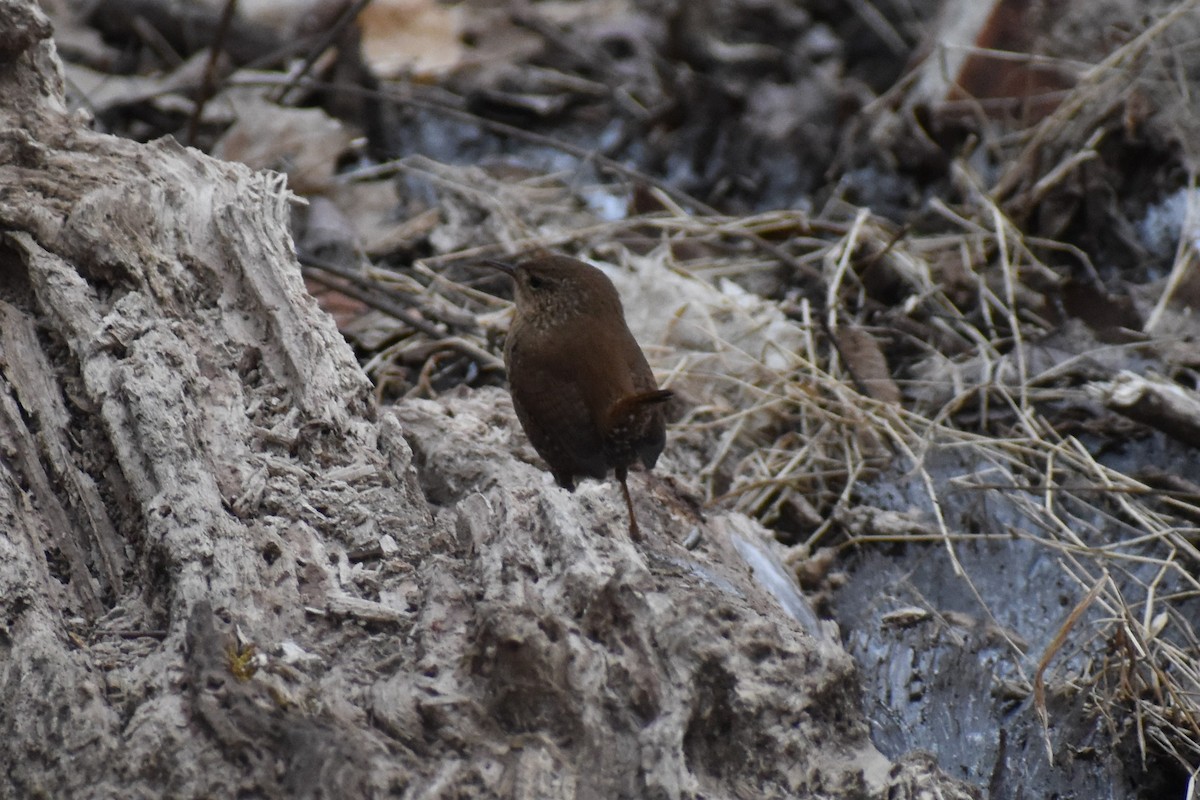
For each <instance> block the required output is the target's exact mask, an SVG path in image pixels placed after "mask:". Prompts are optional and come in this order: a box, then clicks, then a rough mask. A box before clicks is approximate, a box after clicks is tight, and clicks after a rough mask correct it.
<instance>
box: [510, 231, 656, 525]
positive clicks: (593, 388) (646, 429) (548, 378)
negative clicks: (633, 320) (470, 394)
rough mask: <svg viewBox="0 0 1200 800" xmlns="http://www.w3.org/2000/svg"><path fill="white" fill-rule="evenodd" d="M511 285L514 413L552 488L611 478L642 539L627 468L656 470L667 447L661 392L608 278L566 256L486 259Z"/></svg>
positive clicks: (572, 487) (630, 520) (565, 487)
mask: <svg viewBox="0 0 1200 800" xmlns="http://www.w3.org/2000/svg"><path fill="white" fill-rule="evenodd" d="M487 263H488V264H489V265H491V266H493V267H495V268H496V269H499V270H502V271H503V272H506V273H508V274H509V275H510V276H511V277H512V279H513V284H514V285H515V287H516V303H517V313H516V317H515V318H514V319H513V323H512V327H511V328H510V329H509V331H508V337H507V339H506V340H505V344H504V366H505V368H506V369H507V370H508V386H509V391H510V392H511V393H512V399H513V407H514V408H515V409H516V411H517V419H519V420H520V421H521V427H522V428H523V429H524V430H525V435H526V436H528V437H529V441H530V442H531V443H532V444H533V448H534V449H535V450H537V452H538V455H540V456H541V457H542V458H543V459H544V460H545V461H546V463H547V464H548V465H549V466H550V472H551V473H552V474H553V475H554V480H555V481H557V482H558V485H559V486H561V487H563V488H564V489H568V490H571V491H574V489H575V479H576V478H596V479H598V480H603V479H604V478H605V477H607V476H608V472H609V470H613V471H614V472H615V473H616V476H617V480H618V481H620V483H621V492H622V494H623V495H624V497H625V506H626V507H627V508H628V509H629V533H630V535H631V536H632V537H633V538H639V536H640V533H639V531H638V525H637V518H636V517H635V516H634V513H633V501H632V499H631V498H630V496H629V484H628V483H627V481H626V477H627V474H628V470H629V466H630V465H631V464H633V463H634V461H641V462H642V463H643V464H644V465H645V466H646V468H647V469H650V468H652V467H653V466H654V464H655V462H656V461H657V460H658V456H659V454H660V453H662V450H663V446H664V445H665V444H666V421H665V419H664V416H663V403H665V402H666V401H667V400H669V399H670V398H671V396H672V393H671V392H670V391H669V390H666V389H659V388H658V384H657V383H656V382H655V380H654V373H653V372H651V371H650V365H649V364H647V363H646V356H645V355H644V354H643V353H642V349H641V348H640V347H638V343H637V341H636V340H635V339H634V338H633V334H632V333H630V332H629V326H627V325H626V324H625V312H624V309H623V308H622V307H621V298H620V297H619V296H618V295H617V289H616V287H615V286H613V284H612V281H610V280H609V279H608V277H607V276H606V275H605V274H604V273H603V272H601V271H600V270H598V269H596V268H595V267H593V266H590V265H588V264H585V263H583V262H582V261H577V260H576V259H573V258H568V257H566V256H557V255H546V256H539V257H536V258H532V259H529V260H526V261H523V262H521V263H518V264H515V265H514V264H507V263H505V262H502V261H493V260H488V262H487Z"/></svg>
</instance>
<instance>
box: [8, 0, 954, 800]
mask: <svg viewBox="0 0 1200 800" xmlns="http://www.w3.org/2000/svg"><path fill="white" fill-rule="evenodd" d="M0 9H2V11H3V13H0V28H2V29H4V30H2V31H0V58H3V59H6V60H5V61H4V62H3V63H0V455H2V456H3V457H2V459H0V479H2V480H0V520H3V530H2V531H0V720H3V725H4V728H5V735H4V736H3V737H0V794H2V795H3V796H8V797H36V796H44V797H56V798H57V797H233V796H245V797H367V796H384V795H391V796H398V797H412V798H417V797H429V798H433V797H512V798H526V797H580V798H590V797H596V798H612V797H631V798H633V797H663V798H675V797H699V796H704V797H783V796H804V797H810V796H811V797H861V796H872V797H883V796H886V795H887V792H888V791H889V788H891V789H893V790H894V791H895V792H896V794H895V795H893V796H915V794H916V793H917V792H919V791H921V790H923V789H926V790H928V789H938V790H940V791H941V792H942V795H941V796H943V797H954V796H966V795H965V793H964V792H963V790H962V789H961V788H959V787H957V786H956V785H955V784H953V783H952V782H949V781H947V780H946V779H944V778H942V777H940V776H939V775H938V774H937V773H936V770H933V769H931V768H930V767H929V766H928V765H927V763H926V762H925V761H924V760H922V759H913V760H912V761H911V762H909V764H908V766H904V767H891V766H890V765H889V764H888V763H887V762H886V761H885V760H884V759H883V758H882V757H881V756H879V754H878V753H877V752H876V751H875V750H874V748H873V747H872V746H871V745H870V743H869V741H868V738H867V728H866V724H865V722H864V721H863V718H862V716H861V713H860V711H859V708H858V692H857V689H856V688H855V670H854V667H853V665H852V663H851V661H850V659H849V658H848V657H847V656H846V654H845V653H844V651H842V650H841V648H840V647H839V646H838V645H837V644H836V643H834V642H833V641H832V640H831V639H829V638H828V637H827V636H826V635H825V633H824V632H823V631H822V630H821V629H820V626H819V625H817V624H815V623H814V622H813V621H811V620H810V621H809V622H808V624H807V625H805V624H803V623H802V622H801V621H800V617H801V616H802V615H801V614H800V613H798V612H797V610H796V609H799V608H803V601H802V599H800V598H799V595H798V594H790V595H789V594H788V593H787V590H785V589H780V588H776V589H775V591H776V592H777V593H780V597H776V596H774V595H772V594H771V593H770V592H768V591H767V590H766V589H764V588H762V587H763V586H764V585H767V584H766V583H765V582H763V581H760V580H759V578H757V577H756V573H754V572H752V571H751V569H750V567H749V566H748V564H753V566H754V568H755V569H756V570H758V573H757V574H758V575H759V576H763V575H764V574H765V573H764V571H767V570H769V566H768V565H769V564H770V552H769V546H768V545H767V544H766V543H765V541H764V540H763V539H762V533H761V530H760V529H759V528H758V527H757V526H756V525H755V524H753V523H751V522H750V521H748V520H746V519H744V518H739V517H725V516H722V515H714V516H711V517H710V518H709V519H707V520H705V519H702V518H700V517H699V516H697V515H696V514H695V512H693V511H692V510H690V507H689V505H688V503H687V502H685V501H684V500H683V499H681V498H679V497H678V496H677V492H676V490H675V489H674V488H673V484H672V483H671V482H670V481H669V480H663V479H660V478H653V479H650V480H647V479H645V478H643V477H641V476H639V477H637V478H636V479H635V490H636V491H638V492H639V493H640V494H641V504H642V507H641V508H640V509H639V516H640V517H641V518H642V519H643V520H644V522H643V524H644V527H645V528H646V534H647V540H646V541H645V542H644V543H642V544H638V545H635V544H634V543H632V542H631V541H629V540H628V538H627V537H626V536H625V534H624V533H623V530H624V529H623V523H622V516H621V515H622V511H621V507H620V505H619V500H618V499H617V495H616V493H615V489H614V488H613V487H612V486H608V485H603V486H602V485H597V484H589V485H586V486H584V487H581V489H580V491H579V492H577V493H576V494H573V495H572V494H567V493H565V492H564V491H562V490H560V489H558V488H556V487H554V486H553V485H551V484H550V483H549V482H548V479H547V478H546V476H545V473H544V472H543V471H542V470H540V469H539V468H537V467H536V466H533V465H530V464H526V463H523V462H522V461H520V460H518V459H517V458H516V456H515V455H514V452H516V451H519V450H521V449H522V445H520V444H519V442H520V437H519V434H517V433H516V432H515V431H514V418H513V415H512V412H511V406H510V405H508V404H507V402H506V401H507V398H506V396H505V395H504V394H503V393H502V392H500V391H499V390H486V391H480V392H475V393H470V394H468V395H465V396H462V397H458V398H453V399H449V400H447V401H445V402H443V403H440V404H439V403H433V402H430V401H424V402H413V403H410V404H407V405H405V406H402V407H400V408H399V409H397V410H395V411H391V410H384V411H380V410H377V409H376V407H375V404H374V402H373V398H372V391H371V387H370V385H369V384H368V382H367V380H366V379H365V377H364V376H363V374H362V372H361V371H360V369H359V367H358V365H357V364H356V362H355V360H354V357H353V354H352V353H351V351H350V349H349V348H348V347H347V345H346V344H345V342H344V341H343V340H342V339H341V337H340V336H339V334H338V332H337V330H336V328H335V327H334V325H333V323H332V322H331V320H330V319H328V318H327V317H326V316H325V315H324V314H323V313H322V312H321V311H320V310H319V309H318V308H317V306H316V304H315V303H314V302H313V300H312V299H311V298H310V297H309V296H308V294H307V293H306V292H305V289H304V285H303V283H302V280H301V277H300V271H299V268H298V266H297V264H296V261H295V257H294V253H293V250H292V245H291V240H290V238H289V235H288V228H287V221H288V206H289V202H290V201H291V197H290V195H289V194H288V192H287V191H286V189H285V187H284V185H283V182H282V179H281V178H280V177H279V176H275V175H271V174H265V173H254V172H252V171H251V170H249V169H247V168H245V167H243V166H239V165H235V164H230V163H225V162H220V161H217V160H214V159H212V158H209V157H207V156H205V155H203V154H201V153H199V152H197V151H194V150H189V149H185V148H183V147H181V146H180V145H178V144H176V143H175V142H174V141H171V140H163V141H158V142H154V143H151V144H148V145H142V144H137V143H134V142H131V141H126V140H121V139H116V138H113V137H109V136H104V135H100V134H96V133H93V132H91V131H89V130H88V129H87V127H86V125H84V124H83V122H82V121H80V120H77V119H73V118H71V117H70V116H69V115H68V114H67V113H66V112H65V109H64V106H63V102H62V98H61V79H60V77H59V68H58V65H57V61H56V59H55V57H54V55H53V48H52V46H51V45H50V43H49V41H48V40H46V39H45V36H46V35H47V30H46V28H45V27H44V25H43V22H44V20H43V19H42V18H41V16H40V13H39V12H37V11H36V10H35V9H34V7H33V6H32V5H29V4H25V3H20V2H17V0H0ZM414 448H415V455H414ZM693 529H695V530H697V531H698V532H699V534H700V545H699V546H698V547H697V548H695V549H693V550H688V549H685V548H684V547H682V546H681V544H680V542H682V541H684V539H685V538H686V537H687V535H688V533H689V532H690V531H691V530H693ZM744 553H755V554H757V555H755V556H754V557H752V558H750V560H749V562H748V561H747V560H746V558H745V557H744V555H742V554H744ZM777 577H778V576H776V578H777ZM775 585H776V586H777V587H778V585H779V584H778V581H776V584H775ZM785 608H791V609H792V612H791V613H788V612H787V611H785V610H784V609H785ZM889 770H891V771H890V772H889Z"/></svg>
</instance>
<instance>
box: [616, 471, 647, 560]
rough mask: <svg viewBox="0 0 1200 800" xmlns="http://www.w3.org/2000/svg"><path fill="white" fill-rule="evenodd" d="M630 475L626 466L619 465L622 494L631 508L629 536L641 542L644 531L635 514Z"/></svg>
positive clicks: (628, 507) (618, 478)
mask: <svg viewBox="0 0 1200 800" xmlns="http://www.w3.org/2000/svg"><path fill="white" fill-rule="evenodd" d="M628 477H629V475H628V471H627V470H626V469H625V467H617V480H618V481H620V482H621V494H623V495H625V508H627V509H629V538H630V539H633V540H634V541H635V542H640V541H641V540H642V532H641V530H639V529H638V524H637V517H635V516H634V515H633V498H632V497H630V496H629V481H628Z"/></svg>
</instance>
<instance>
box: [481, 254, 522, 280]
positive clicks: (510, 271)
mask: <svg viewBox="0 0 1200 800" xmlns="http://www.w3.org/2000/svg"><path fill="white" fill-rule="evenodd" d="M480 263H482V264H484V265H486V266H489V267H491V268H492V269H498V270H500V271H501V272H503V273H504V274H505V275H507V276H508V277H510V278H515V277H516V274H517V268H516V267H514V266H513V265H512V264H509V263H508V262H507V261H497V260H496V259H494V258H484V259H481V260H480Z"/></svg>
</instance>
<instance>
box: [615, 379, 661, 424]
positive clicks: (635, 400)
mask: <svg viewBox="0 0 1200 800" xmlns="http://www.w3.org/2000/svg"><path fill="white" fill-rule="evenodd" d="M674 396H675V393H674V392H672V391H671V390H670V389H655V390H654V391H650V392H638V393H637V394H631V395H626V396H625V397H622V398H621V399H620V400H618V401H617V402H615V403H613V404H612V405H611V406H609V409H608V427H609V430H616V429H619V428H623V427H625V426H627V425H628V424H629V423H630V422H632V421H633V419H634V417H635V415H637V413H638V412H640V411H641V410H642V409H643V408H645V407H646V406H656V405H659V404H661V403H665V402H667V401H668V400H670V399H671V398H672V397H674Z"/></svg>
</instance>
